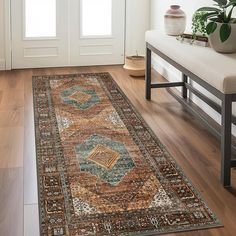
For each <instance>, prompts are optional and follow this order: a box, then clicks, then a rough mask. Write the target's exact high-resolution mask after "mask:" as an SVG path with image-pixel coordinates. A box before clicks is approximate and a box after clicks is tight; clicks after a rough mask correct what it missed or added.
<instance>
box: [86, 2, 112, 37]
mask: <svg viewBox="0 0 236 236" xmlns="http://www.w3.org/2000/svg"><path fill="white" fill-rule="evenodd" d="M81 24H82V25H81V28H82V30H81V31H82V32H81V36H82V37H89V36H111V35H112V0H81Z"/></svg>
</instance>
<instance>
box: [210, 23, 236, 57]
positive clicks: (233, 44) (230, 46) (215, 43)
mask: <svg viewBox="0 0 236 236" xmlns="http://www.w3.org/2000/svg"><path fill="white" fill-rule="evenodd" d="M216 23H217V28H216V30H215V31H214V33H212V34H210V35H209V42H210V45H211V47H212V48H213V49H214V50H215V51H217V52H220V53H235V52H236V24H231V35H230V36H229V38H228V39H227V40H226V41H225V42H223V43H222V42H221V40H220V27H221V26H222V23H219V22H216Z"/></svg>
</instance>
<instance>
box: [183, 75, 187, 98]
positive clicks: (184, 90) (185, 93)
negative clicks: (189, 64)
mask: <svg viewBox="0 0 236 236" xmlns="http://www.w3.org/2000/svg"><path fill="white" fill-rule="evenodd" d="M182 81H183V82H184V83H188V76H187V75H185V74H184V73H182ZM187 96H188V89H187V88H186V86H185V85H184V86H183V89H182V97H183V98H185V99H186V98H187Z"/></svg>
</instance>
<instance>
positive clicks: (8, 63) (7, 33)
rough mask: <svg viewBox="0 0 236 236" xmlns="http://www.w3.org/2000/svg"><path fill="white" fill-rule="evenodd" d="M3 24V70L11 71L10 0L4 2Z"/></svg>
mask: <svg viewBox="0 0 236 236" xmlns="http://www.w3.org/2000/svg"><path fill="white" fill-rule="evenodd" d="M4 21H5V22H4V23H5V30H4V31H5V69H6V70H11V69H12V64H11V59H12V55H11V47H12V42H11V0H4Z"/></svg>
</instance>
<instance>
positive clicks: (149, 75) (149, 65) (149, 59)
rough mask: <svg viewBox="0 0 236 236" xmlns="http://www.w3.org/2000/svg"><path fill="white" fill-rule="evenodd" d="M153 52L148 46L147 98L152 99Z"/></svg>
mask: <svg viewBox="0 0 236 236" xmlns="http://www.w3.org/2000/svg"><path fill="white" fill-rule="evenodd" d="M151 69H152V52H151V50H150V49H149V48H146V99H147V100H151Z"/></svg>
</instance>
